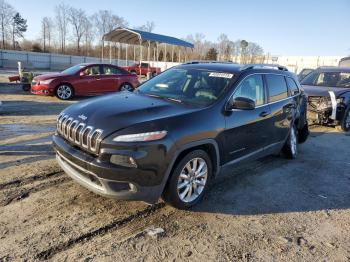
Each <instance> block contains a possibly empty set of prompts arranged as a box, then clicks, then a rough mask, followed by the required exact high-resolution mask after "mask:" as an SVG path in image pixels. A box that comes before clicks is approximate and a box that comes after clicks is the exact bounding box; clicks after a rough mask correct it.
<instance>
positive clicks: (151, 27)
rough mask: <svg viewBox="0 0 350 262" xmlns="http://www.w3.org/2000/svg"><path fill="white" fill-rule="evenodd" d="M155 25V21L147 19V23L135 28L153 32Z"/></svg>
mask: <svg viewBox="0 0 350 262" xmlns="http://www.w3.org/2000/svg"><path fill="white" fill-rule="evenodd" d="M155 27H156V25H155V23H154V22H153V21H147V22H146V24H144V25H142V26H138V27H135V29H138V30H141V31H145V32H153V30H154V28H155Z"/></svg>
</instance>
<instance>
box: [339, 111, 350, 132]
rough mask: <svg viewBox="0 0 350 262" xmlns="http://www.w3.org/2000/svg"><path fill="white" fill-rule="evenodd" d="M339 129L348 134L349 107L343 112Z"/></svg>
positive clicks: (349, 123)
mask: <svg viewBox="0 0 350 262" xmlns="http://www.w3.org/2000/svg"><path fill="white" fill-rule="evenodd" d="M340 128H341V130H342V131H344V132H348V131H349V130H350V105H349V106H348V107H347V108H346V110H345V113H344V117H343V119H342V121H341V122H340Z"/></svg>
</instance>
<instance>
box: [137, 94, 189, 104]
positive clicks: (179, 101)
mask: <svg viewBox="0 0 350 262" xmlns="http://www.w3.org/2000/svg"><path fill="white" fill-rule="evenodd" d="M141 94H143V95H146V96H152V97H155V98H160V99H164V100H170V101H174V102H177V103H183V101H182V100H180V99H176V98H171V97H166V96H160V95H155V94H149V93H141Z"/></svg>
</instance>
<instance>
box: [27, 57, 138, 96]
mask: <svg viewBox="0 0 350 262" xmlns="http://www.w3.org/2000/svg"><path fill="white" fill-rule="evenodd" d="M138 85H139V81H138V78H137V76H136V75H135V74H131V73H129V72H128V71H126V70H124V69H123V68H120V67H118V66H115V65H110V64H78V65H75V66H72V67H70V68H68V69H66V70H64V71H62V72H61V73H55V74H44V75H39V76H36V77H34V78H33V81H32V83H31V92H32V93H33V94H38V95H51V96H54V95H55V96H57V97H58V98H59V99H62V100H68V99H71V98H73V97H74V96H95V95H102V94H107V93H112V92H118V91H133V90H134V89H135V88H136V87H137V86H138Z"/></svg>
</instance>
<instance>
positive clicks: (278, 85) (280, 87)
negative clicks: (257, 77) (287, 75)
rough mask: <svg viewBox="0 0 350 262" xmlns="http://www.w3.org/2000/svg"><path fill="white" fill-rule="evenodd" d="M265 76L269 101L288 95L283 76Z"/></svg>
mask: <svg viewBox="0 0 350 262" xmlns="http://www.w3.org/2000/svg"><path fill="white" fill-rule="evenodd" d="M265 77H266V83H267V88H268V91H269V102H275V101H278V100H282V99H284V98H287V97H288V88H287V83H286V80H285V79H284V76H282V75H272V74H271V75H269V74H267V75H266V76H265Z"/></svg>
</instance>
